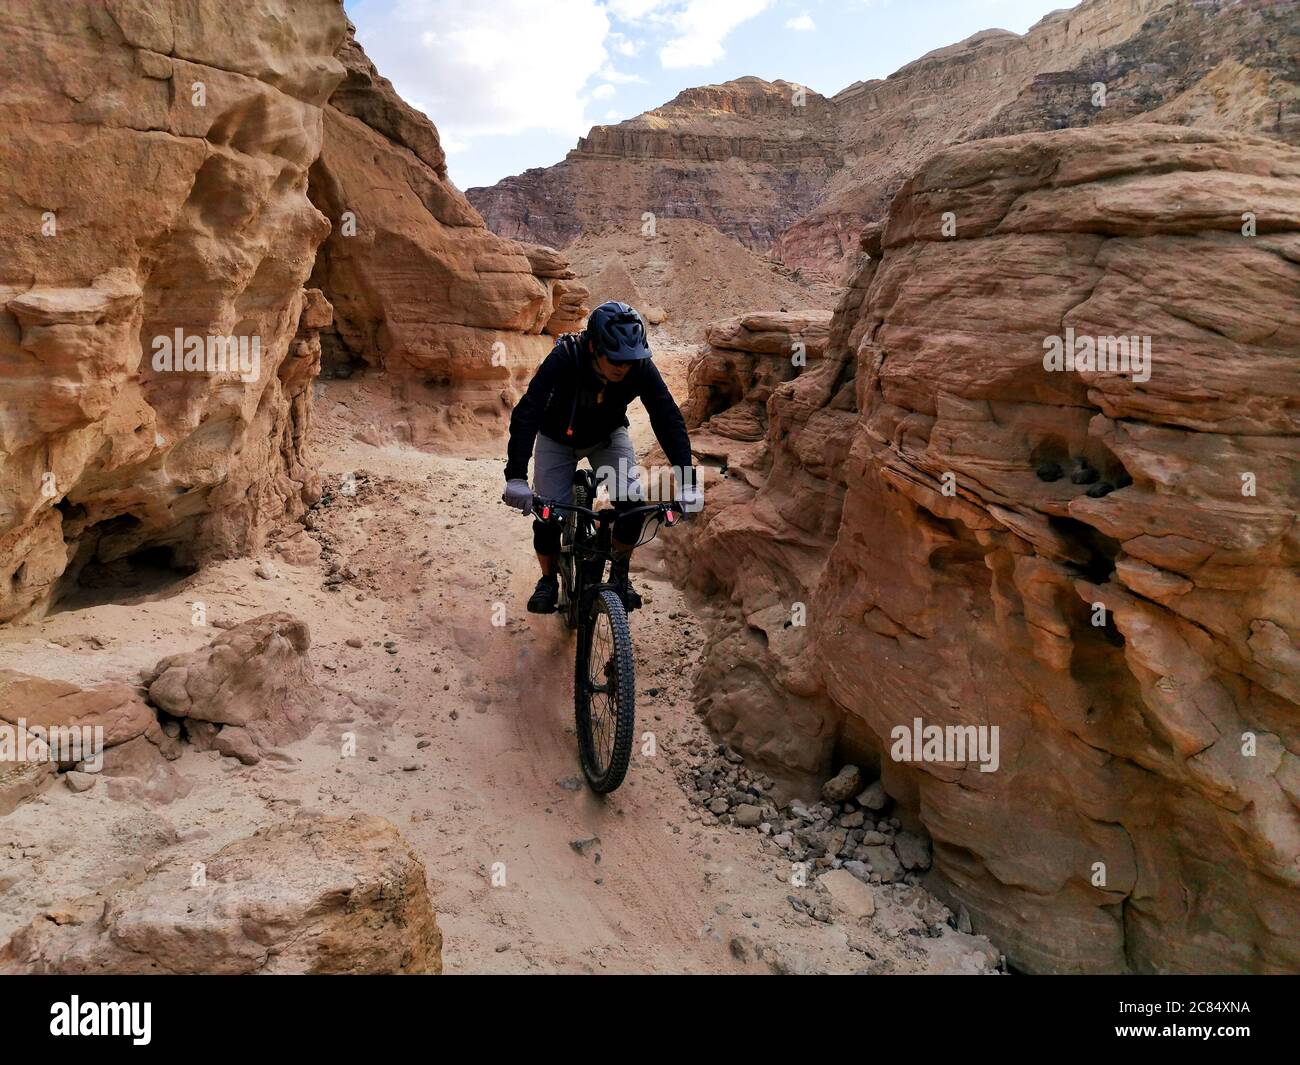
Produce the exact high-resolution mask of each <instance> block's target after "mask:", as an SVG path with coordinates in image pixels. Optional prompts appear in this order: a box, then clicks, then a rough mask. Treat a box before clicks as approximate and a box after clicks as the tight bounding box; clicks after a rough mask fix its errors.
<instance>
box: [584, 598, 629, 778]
mask: <svg viewBox="0 0 1300 1065" xmlns="http://www.w3.org/2000/svg"><path fill="white" fill-rule="evenodd" d="M573 702H574V710H575V714H576V718H577V731H578V754H579V756H580V758H581V759H582V772H583V774H584V775H585V776H586V778H587V783H588V784H589V785H591V790H592V791H594V792H597V793H598V794H605V793H607V792H611V791H613V790H614V789H615V788H617V787H618V786H619V785H620V784H622V783H623V778H624V777H625V776H626V775H627V767H628V763H629V762H630V761H631V759H632V739H633V732H634V731H635V728H636V670H635V665H634V664H633V661H632V632H631V629H630V628H629V627H628V623H627V613H626V611H624V609H623V602H622V600H620V599H619V597H618V596H617V595H616V594H615V593H614V592H612V591H610V590H609V589H607V588H605V589H601V591H600V594H599V595H597V596H595V597H594V599H593V600H592V604H591V613H590V615H589V616H588V618H587V623H586V625H584V626H583V638H582V639H581V640H580V641H579V642H578V655H577V665H576V671H575V676H574V683H573Z"/></svg>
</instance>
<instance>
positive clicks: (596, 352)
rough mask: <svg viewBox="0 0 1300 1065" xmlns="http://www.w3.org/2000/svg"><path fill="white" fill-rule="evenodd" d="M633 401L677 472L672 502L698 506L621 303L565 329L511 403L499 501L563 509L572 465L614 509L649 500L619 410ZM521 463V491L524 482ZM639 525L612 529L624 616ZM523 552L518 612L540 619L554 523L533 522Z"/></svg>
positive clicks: (683, 443) (636, 328)
mask: <svg viewBox="0 0 1300 1065" xmlns="http://www.w3.org/2000/svg"><path fill="white" fill-rule="evenodd" d="M634 399H640V400H641V402H642V403H643V404H644V405H645V408H646V410H647V411H648V412H649V414H650V425H651V427H652V428H653V429H654V433H655V437H656V438H657V439H658V441H659V446H660V447H662V448H663V450H664V454H665V455H666V456H667V457H668V461H669V462H670V463H672V465H673V466H674V468H675V469H676V470H677V471H678V474H677V483H678V499H679V501H680V502H681V503H682V506H683V508H684V509H685V510H687V511H696V510H699V508H700V507H701V506H702V505H703V496H702V493H701V492H700V489H699V486H698V485H697V483H696V477H695V468H694V467H693V466H692V465H691V440H690V436H689V435H688V433H687V432H686V422H685V421H684V420H683V418H682V412H681V411H680V410H679V409H678V407H677V404H676V402H674V400H673V397H672V395H671V394H670V393H669V391H668V386H667V385H665V384H664V379H663V378H662V377H661V376H660V375H659V370H658V368H657V367H656V366H655V364H654V362H653V361H652V359H651V354H650V345H649V344H648V343H647V341H646V335H645V323H644V322H642V320H641V316H640V315H639V314H637V312H636V311H635V310H633V309H632V308H631V307H629V306H628V305H627V304H626V303H619V302H617V301H614V300H611V301H610V302H608V303H602V304H601V305H600V306H599V307H597V308H596V309H595V310H594V311H592V312H591V315H590V316H589V317H588V319H587V328H586V329H585V330H583V331H582V332H581V333H566V334H565V335H564V336H562V337H560V338H559V340H557V341H556V343H555V347H554V348H552V349H551V353H550V354H549V355H548V356H547V357H546V359H545V360H544V361H543V362H542V364H541V366H539V367H538V368H537V372H536V373H535V374H534V375H533V379H532V381H531V382H530V383H529V385H528V390H527V391H526V392H525V393H524V395H523V396H522V397H521V398H520V400H519V402H518V403H516V404H515V408H514V411H513V412H512V413H511V415H510V443H509V446H508V448H507V461H506V469H505V476H506V488H505V492H504V493H502V496H501V499H502V501H503V502H505V503H507V504H508V505H510V506H512V507H516V508H518V509H519V510H521V511H522V512H523V513H525V514H529V513H531V512H532V508H533V495H534V494H536V495H537V497H538V498H539V499H546V500H550V501H551V502H556V503H572V502H573V475H574V473H575V472H576V470H577V468H578V463H579V461H581V460H582V459H586V460H587V461H588V462H589V463H590V464H591V468H592V470H593V471H595V473H596V477H597V483H598V485H599V484H604V485H605V487H606V489H607V491H608V492H609V497H610V500H611V502H612V503H613V505H614V508H615V509H616V510H620V511H622V510H629V509H631V508H634V507H638V506H644V505H645V504H646V503H647V502H650V501H649V500H646V499H645V498H644V497H643V493H642V487H641V480H640V471H639V469H638V467H637V461H636V453H635V452H634V451H633V449H632V438H631V437H630V436H629V435H628V431H627V429H628V420H627V408H628V404H629V403H631V402H632V401H633V400H634ZM534 442H535V443H536V453H534ZM530 457H531V458H532V460H533V487H532V488H531V489H530V488H529V487H528V481H527V477H528V460H529V458H530ZM644 521H645V516H644V515H632V516H630V517H627V518H623V517H620V518H618V519H617V520H616V521H615V523H614V537H613V539H614V561H613V564H612V565H611V567H610V582H611V583H612V584H613V585H614V586H615V588H616V589H617V590H618V592H619V596H620V598H622V600H623V604H624V606H625V607H626V608H627V609H628V610H635V609H636V608H637V607H639V606H640V605H641V597H640V596H639V595H637V593H636V591H635V590H634V589H633V588H632V582H631V580H630V579H629V577H628V569H629V566H630V563H631V559H632V550H633V548H634V547H635V546H636V544H637V542H638V541H639V540H640V538H641V529H642V525H643V524H644ZM533 548H534V550H536V552H537V561H538V562H539V563H540V564H541V567H542V577H541V580H539V581H538V582H537V588H536V589H535V590H534V592H533V594H532V597H531V598H530V599H529V600H528V609H529V611H530V612H531V613H534V614H550V613H553V612H554V611H555V607H556V602H557V600H558V598H559V594H560V589H559V575H558V567H559V555H560V529H559V526H558V525H556V524H555V523H553V522H543V521H539V520H536V519H534V521H533Z"/></svg>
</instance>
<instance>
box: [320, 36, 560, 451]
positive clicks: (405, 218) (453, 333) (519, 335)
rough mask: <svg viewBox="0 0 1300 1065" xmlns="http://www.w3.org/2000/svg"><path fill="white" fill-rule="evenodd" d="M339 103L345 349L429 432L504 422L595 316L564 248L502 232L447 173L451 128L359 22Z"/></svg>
mask: <svg viewBox="0 0 1300 1065" xmlns="http://www.w3.org/2000/svg"><path fill="white" fill-rule="evenodd" d="M338 58H339V59H340V60H341V61H342V63H343V65H344V67H345V68H346V71H347V76H346V77H345V78H344V80H343V82H342V83H341V84H340V85H339V87H338V88H337V89H336V90H335V92H334V94H333V95H332V96H331V97H330V103H329V106H328V107H327V108H326V110H325V118H324V122H325V136H324V145H323V149H322V151H321V153H320V157H319V158H318V159H317V160H316V162H315V164H314V165H313V167H312V170H311V185H310V192H311V197H312V200H313V202H314V203H315V204H316V205H317V206H318V207H319V208H320V209H321V211H322V212H324V213H325V214H326V215H327V216H328V217H329V218H330V219H331V221H332V222H333V224H334V228H333V231H332V232H331V233H330V236H329V238H328V240H327V241H326V242H325V244H324V245H323V246H322V248H321V250H320V255H319V257H318V259H317V262H316V266H315V270H314V272H313V275H312V283H313V284H315V285H318V286H319V287H320V288H321V289H322V290H324V292H325V294H326V295H327V296H328V297H329V298H330V300H331V301H332V302H333V305H334V311H335V330H334V331H333V332H332V333H330V334H328V337H329V346H330V347H332V348H334V349H337V350H336V351H334V353H333V354H334V358H335V359H336V360H338V361H341V362H343V363H345V364H346V363H351V364H353V365H366V366H371V367H377V368H382V370H383V371H384V373H385V375H386V377H387V378H388V380H389V382H391V384H392V386H393V389H394V391H395V393H396V394H397V395H398V397H399V398H400V400H402V401H403V404H404V405H403V408H402V410H401V411H400V413H399V415H398V417H397V419H396V420H395V424H394V425H393V429H394V431H395V432H397V433H398V435H400V436H402V437H404V438H405V439H407V440H411V441H414V442H416V443H421V442H424V441H426V440H429V439H432V438H434V437H438V436H444V435H454V436H462V437H463V436H486V435H491V434H494V433H496V432H498V431H499V430H500V429H501V427H502V425H503V423H504V421H505V419H506V418H507V417H508V416H509V413H510V410H511V408H512V407H513V405H514V402H515V400H516V399H517V398H518V396H519V395H520V394H521V393H522V391H523V389H524V388H526V387H527V383H528V379H529V378H530V377H531V374H532V371H533V370H534V369H535V368H536V366H537V364H538V362H540V361H541V359H542V358H543V357H545V355H546V353H547V352H548V351H549V350H550V348H551V346H552V344H553V343H554V340H553V339H550V338H548V336H547V335H543V334H548V335H550V336H554V335H558V334H559V333H562V332H564V331H566V330H569V329H572V328H574V327H575V326H576V325H577V324H578V323H579V322H581V321H582V320H583V319H584V318H585V317H586V306H585V297H586V289H585V288H584V287H583V286H582V285H581V284H580V283H578V282H577V281H575V280H574V275H573V273H572V271H570V270H569V269H568V267H567V264H566V263H565V262H564V260H563V258H562V257H561V256H560V255H559V254H558V253H557V252H555V251H554V249H551V248H547V247H542V246H538V245H523V244H518V243H515V242H514V241H511V240H505V239H503V238H501V237H499V236H497V235H495V234H494V233H491V232H490V231H489V230H488V229H487V228H486V227H485V226H484V224H483V220H482V219H481V218H480V217H479V215H478V213H477V212H476V211H475V210H474V208H473V207H471V206H470V205H469V202H468V201H467V200H466V199H465V197H464V196H462V195H461V193H460V192H459V191H458V190H457V189H456V187H455V186H454V185H453V184H452V183H451V181H450V180H449V179H448V177H447V169H446V163H445V160H444V157H443V153H442V148H441V146H440V144H439V141H438V131H437V130H436V129H435V128H434V126H433V123H431V122H430V121H429V120H428V119H427V118H426V117H425V116H424V115H423V114H421V113H420V112H418V111H416V110H415V109H413V108H412V107H410V106H409V105H408V104H406V103H405V102H404V101H403V100H402V99H401V98H400V97H399V96H398V95H397V94H396V93H395V92H394V91H393V87H392V85H390V84H389V82H388V80H387V79H385V78H383V77H382V76H381V75H380V74H379V72H378V71H377V70H376V69H375V67H374V65H373V64H372V63H371V62H370V60H369V59H368V58H367V57H366V55H365V53H364V52H363V51H362V50H361V46H360V45H358V44H357V43H356V41H355V40H354V39H353V38H352V37H351V36H350V35H349V36H348V38H347V40H346V41H345V42H344V44H343V46H342V47H341V48H340V50H339V53H338Z"/></svg>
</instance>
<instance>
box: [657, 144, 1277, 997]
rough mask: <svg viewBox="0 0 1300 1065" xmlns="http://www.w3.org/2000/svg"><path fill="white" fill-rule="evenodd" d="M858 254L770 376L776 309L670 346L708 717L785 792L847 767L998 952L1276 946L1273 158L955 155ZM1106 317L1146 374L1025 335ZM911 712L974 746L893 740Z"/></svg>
mask: <svg viewBox="0 0 1300 1065" xmlns="http://www.w3.org/2000/svg"><path fill="white" fill-rule="evenodd" d="M947 213H951V215H952V216H953V217H954V218H955V221H956V230H955V234H954V235H953V236H952V237H951V238H950V239H945V238H944V237H943V236H942V224H941V219H942V218H943V216H944V215H945V214H947ZM860 250H861V252H862V253H863V255H862V258H861V260H860V265H859V267H858V269H857V271H856V272H855V274H854V276H853V279H852V283H851V284H850V286H849V288H848V289H847V290H846V292H845V295H844V297H843V299H842V300H841V303H840V306H839V307H838V309H837V311H836V313H835V316H834V318H833V320H832V322H831V324H830V329H829V337H828V339H827V341H826V343H825V345H824V347H818V348H813V347H812V346H809V349H808V350H809V358H808V360H807V364H806V367H805V368H803V369H801V370H800V371H799V372H798V373H797V375H794V371H793V370H792V369H791V368H790V359H789V358H788V355H786V356H783V355H782V354H780V353H781V352H782V350H783V347H784V348H785V350H787V351H788V350H789V349H788V343H787V344H786V345H783V344H782V342H781V340H780V337H779V335H776V336H773V335H772V334H773V333H776V334H779V332H780V329H779V322H778V321H777V320H776V319H774V318H771V319H769V321H768V322H767V323H766V326H765V330H766V332H767V334H768V337H767V339H766V340H765V341H764V343H763V344H761V345H759V344H755V343H751V342H748V341H746V339H745V331H744V330H740V329H737V328H735V327H734V326H729V327H727V328H726V329H724V330H723V331H722V333H723V334H725V336H726V337H727V338H728V342H730V343H733V344H736V345H739V346H744V347H747V348H749V349H750V351H751V354H750V357H749V360H748V361H747V360H740V361H735V360H732V363H733V364H734V365H735V366H736V367H737V372H736V373H734V374H731V373H729V372H728V368H727V359H726V357H725V356H726V352H727V349H726V348H725V347H719V346H718V345H717V344H716V343H715V345H714V347H713V349H712V350H711V351H710V352H709V353H708V354H706V355H704V356H702V357H701V358H700V359H699V360H698V362H697V364H696V366H695V367H693V370H692V400H693V402H692V408H691V409H692V414H693V416H694V418H695V419H697V420H698V419H700V418H705V417H707V420H705V421H703V423H702V424H701V425H699V427H698V428H697V429H696V430H694V432H693V434H692V435H693V441H694V442H695V443H696V446H697V450H698V451H700V452H701V454H702V455H704V456H705V457H711V458H712V460H713V461H714V462H715V463H717V464H718V465H720V466H723V467H724V468H725V470H726V476H725V478H724V479H722V480H719V481H715V482H711V484H710V489H711V494H710V497H709V505H708V506H707V507H706V508H705V511H704V512H703V515H702V520H700V521H699V522H698V523H696V524H695V525H694V526H692V527H691V529H690V531H689V532H688V535H687V536H679V537H677V538H675V541H674V543H673V544H671V545H668V549H669V550H671V551H672V555H671V559H672V561H673V562H674V565H675V566H676V567H677V572H678V574H679V576H680V577H681V579H683V580H685V581H687V582H689V583H690V584H691V585H692V586H694V587H695V588H696V589H697V590H699V591H702V592H704V593H705V594H707V595H709V596H711V597H713V598H715V599H721V600H722V601H723V603H724V604H725V605H724V607H723V609H722V612H721V616H720V617H719V619H718V621H717V622H716V624H715V625H714V627H713V630H712V632H711V634H710V636H709V639H708V644H707V648H706V660H705V665H704V668H703V670H702V672H701V677H700V681H699V688H698V691H697V696H698V698H699V701H700V704H701V708H702V709H703V711H704V712H705V714H706V716H707V719H708V721H709V724H710V725H711V727H712V728H714V730H715V731H717V732H718V733H720V735H721V736H722V738H723V739H725V740H726V741H727V742H728V743H731V744H733V745H734V746H736V747H737V748H738V749H739V750H740V751H741V752H742V753H744V754H745V755H746V756H747V757H749V758H753V759H756V760H759V761H761V762H763V763H764V764H766V765H769V766H771V767H772V769H773V772H774V774H775V775H778V776H782V777H783V778H784V779H786V780H787V781H789V782H792V784H795V785H797V782H798V780H799V779H800V777H803V778H804V779H805V780H815V779H822V778H823V777H822V775H823V774H825V773H826V771H827V770H828V769H829V768H830V767H831V764H832V762H833V761H834V760H841V759H847V760H854V761H857V762H858V763H859V764H865V765H871V766H875V767H878V768H879V771H880V773H881V776H882V780H883V783H884V785H885V787H886V789H887V791H888V792H889V793H890V794H891V795H892V796H893V797H894V798H895V799H896V801H897V802H898V803H899V805H900V807H901V808H902V809H903V810H904V811H906V813H907V816H909V817H912V818H915V819H916V820H918V821H919V822H921V823H922V824H923V825H924V826H925V828H926V829H927V830H928V832H929V833H930V835H931V836H932V838H933V841H934V861H935V869H936V873H935V878H936V885H935V886H936V889H938V890H941V891H942V892H943V893H944V894H946V896H947V897H948V898H949V899H950V900H951V902H952V903H953V904H955V905H964V906H965V907H967V909H968V910H969V911H970V913H971V914H972V916H973V920H974V923H975V927H976V929H977V931H982V932H986V933H988V934H989V935H990V936H991V937H992V938H993V939H994V940H995V941H996V942H998V943H999V944H1000V945H1002V946H1003V947H1004V949H1005V950H1006V951H1007V954H1008V957H1009V958H1010V959H1011V961H1012V962H1013V964H1015V965H1017V966H1019V967H1021V968H1024V969H1026V970H1030V971H1035V972H1055V971H1087V972H1104V971H1116V970H1119V971H1124V970H1130V971H1143V972H1149V971H1171V972H1197V971H1267V972H1279V971H1295V970H1296V969H1297V967H1300V920H1298V919H1297V918H1298V916H1300V716H1298V714H1297V710H1298V709H1300V653H1298V652H1297V650H1296V647H1297V640H1298V638H1300V614H1297V604H1298V603H1300V595H1298V594H1297V592H1298V591H1300V588H1298V587H1297V577H1296V574H1297V561H1300V538H1298V536H1297V530H1298V527H1297V524H1296V511H1297V504H1298V503H1300V477H1297V472H1296V471H1297V468H1298V467H1297V460H1300V439H1298V436H1297V430H1298V429H1300V425H1298V424H1297V417H1296V407H1295V396H1296V395H1297V393H1298V392H1300V388H1298V387H1297V386H1298V384H1300V382H1298V380H1297V370H1298V368H1300V359H1297V355H1300V351H1297V346H1296V337H1297V336H1298V335H1300V329H1298V327H1300V317H1298V314H1297V309H1298V308H1300V151H1297V150H1295V149H1293V148H1290V147H1287V146H1285V145H1281V144H1279V143H1277V142H1276V141H1271V140H1267V139H1264V138H1258V137H1252V136H1244V135H1230V134H1220V133H1213V132H1199V131H1188V130H1184V129H1181V128H1178V127H1174V126H1157V125H1128V124H1125V125H1115V126H1109V127H1106V128H1099V129H1091V130H1065V131H1060V132H1056V133H1048V134H1028V135H1017V136H1013V137H1008V138H1003V139H995V140H989V141H984V142H981V143H977V144H969V145H962V146H957V147H953V148H950V149H948V150H946V151H944V152H941V153H939V154H938V155H936V156H934V157H933V158H932V159H930V160H929V161H928V162H926V163H925V164H924V165H923V166H922V167H921V168H920V170H919V171H918V172H917V174H916V175H915V176H914V177H913V178H912V179H911V180H910V181H908V182H907V183H906V184H905V185H904V187H903V188H902V190H901V191H900V193H899V195H898V197H897V198H896V200H895V201H894V204H893V207H892V210H891V212H890V214H889V217H888V221H887V223H886V225H885V226H884V227H883V228H882V227H880V226H873V227H869V228H868V229H867V230H866V232H865V233H864V234H863V236H862V243H861V248H860ZM801 328H802V327H801ZM749 332H750V333H753V332H754V331H753V330H749ZM763 332H764V330H759V331H758V333H760V334H761V333H763ZM797 332H798V330H797V329H795V330H790V334H791V335H792V336H793V335H794V334H795V333H797ZM1121 335H1122V336H1126V337H1127V336H1131V337H1133V338H1134V342H1135V344H1136V347H1135V349H1134V350H1135V351H1141V350H1143V348H1142V343H1143V341H1142V338H1149V345H1150V360H1149V364H1146V365H1143V364H1142V363H1141V362H1140V361H1139V362H1136V363H1129V364H1119V363H1117V364H1116V365H1115V366H1113V367H1110V368H1107V367H1102V368H1097V367H1096V366H1088V365H1087V364H1084V365H1082V366H1078V367H1075V366H1071V367H1067V368H1064V369H1061V370H1059V371H1057V370H1054V369H1049V368H1048V366H1047V365H1046V364H1045V362H1044V358H1045V354H1047V353H1049V351H1048V347H1047V345H1049V344H1050V343H1051V341H1050V338H1052V337H1058V338H1061V340H1062V341H1063V342H1064V341H1065V340H1067V339H1075V338H1078V337H1090V338H1091V337H1101V338H1104V337H1111V336H1121ZM716 339H718V338H717V336H715V340H716ZM754 360H757V362H755V361H754ZM756 366H758V367H765V368H764V369H763V372H759V373H756V372H755V368H756ZM782 376H786V377H790V378H791V379H789V380H787V381H785V382H784V383H776V384H775V386H773V381H774V380H777V381H778V382H779V380H780V378H781V377H782ZM760 393H761V394H760ZM760 433H761V435H759V434H760ZM917 719H920V720H921V721H922V722H923V724H924V725H933V726H940V727H960V728H965V727H967V726H974V727H979V728H983V729H985V730H986V731H985V732H984V736H985V737H986V738H987V737H991V736H993V735H994V734H993V733H992V732H990V731H987V730H988V729H990V728H991V727H996V729H997V733H996V735H997V737H998V744H999V746H998V759H997V764H996V767H995V768H994V769H993V771H983V770H982V769H981V767H980V765H979V764H977V759H975V758H974V757H973V756H972V755H970V754H969V753H968V754H967V755H966V756H964V757H954V754H953V752H952V751H950V750H948V751H942V752H937V754H938V759H939V760H918V759H917V758H913V757H912V756H911V755H909V754H908V753H907V752H906V751H905V750H902V749H900V748H898V747H896V743H897V741H898V740H899V738H900V737H901V735H903V733H901V732H899V731H897V730H906V731H907V732H908V733H910V731H911V729H912V726H913V723H914V722H915V721H916V720H917ZM976 734H977V733H975V732H971V733H963V735H970V736H974V735H976ZM918 757H919V756H918ZM944 759H946V760H944ZM984 764H985V766H986V767H987V766H992V761H990V760H988V759H985V760H984Z"/></svg>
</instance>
